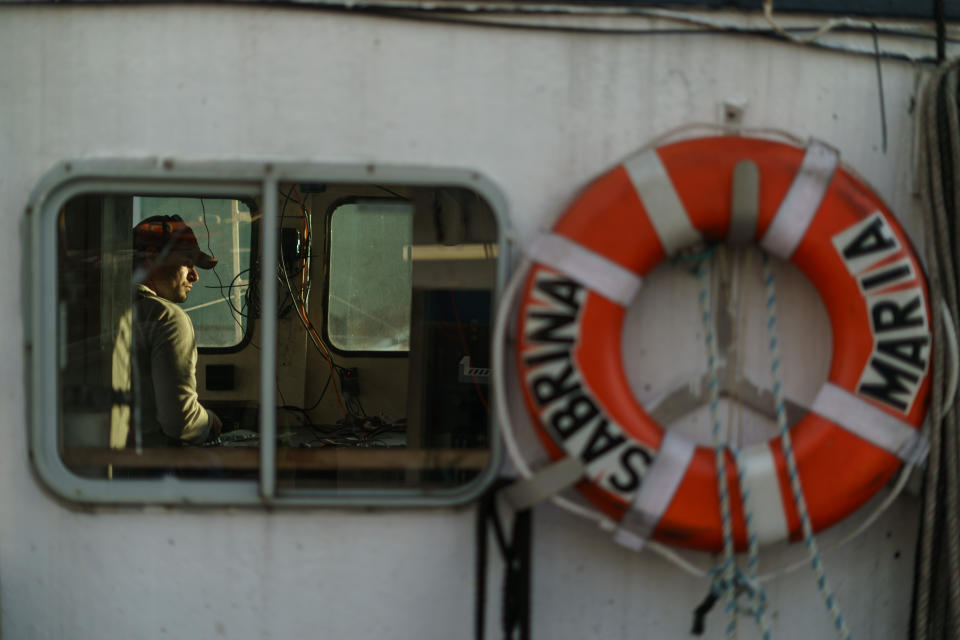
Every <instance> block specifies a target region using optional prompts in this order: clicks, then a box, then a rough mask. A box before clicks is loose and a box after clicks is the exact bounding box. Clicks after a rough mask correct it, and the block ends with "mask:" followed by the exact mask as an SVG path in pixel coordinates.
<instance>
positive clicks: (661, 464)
mask: <svg viewBox="0 0 960 640" xmlns="http://www.w3.org/2000/svg"><path fill="white" fill-rule="evenodd" d="M695 450H696V448H695V447H694V446H693V444H692V443H691V442H689V441H687V440H686V439H685V438H683V437H682V436H679V435H676V434H675V433H673V432H672V431H667V432H666V433H665V434H664V436H663V441H662V442H661V443H660V450H659V451H657V455H656V457H655V458H654V459H653V464H651V465H650V468H649V469H648V470H647V474H646V475H645V476H644V477H643V483H642V484H641V485H640V489H639V490H638V491H637V493H636V495H635V496H634V497H633V502H632V503H631V505H630V508H629V509H628V510H627V513H626V514H625V515H624V516H623V519H622V520H621V521H620V526H619V527H618V528H617V531H616V533H615V534H614V536H613V539H614V540H615V541H616V542H617V543H619V544H622V545H623V546H625V547H628V548H630V549H634V550H636V551H639V550H640V549H642V548H643V545H644V544H646V541H647V540H648V539H649V538H650V536H652V535H653V530H654V529H656V528H657V523H658V522H660V518H661V517H662V516H663V514H664V512H665V511H666V510H667V507H669V506H670V503H671V502H673V496H674V494H675V493H676V492H677V488H678V487H679V486H680V483H681V482H682V481H683V477H684V476H685V475H686V473H687V467H688V466H690V461H691V460H692V459H693V453H694V451H695Z"/></svg>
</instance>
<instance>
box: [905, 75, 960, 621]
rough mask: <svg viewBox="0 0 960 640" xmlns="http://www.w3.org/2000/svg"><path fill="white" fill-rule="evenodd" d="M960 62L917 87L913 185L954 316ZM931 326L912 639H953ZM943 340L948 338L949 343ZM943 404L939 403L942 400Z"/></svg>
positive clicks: (951, 403) (954, 607)
mask: <svg viewBox="0 0 960 640" xmlns="http://www.w3.org/2000/svg"><path fill="white" fill-rule="evenodd" d="M958 67H960V59H958V60H954V61H952V62H950V63H948V64H946V65H943V66H942V67H941V68H940V69H939V70H938V71H937V73H935V74H934V75H933V76H932V77H931V78H930V80H929V81H928V82H927V84H926V86H925V87H924V91H923V96H922V102H921V111H920V123H919V128H920V164H919V167H918V179H919V181H920V187H921V188H920V191H921V195H922V199H923V207H922V210H923V215H924V225H923V227H924V231H925V235H924V240H925V244H926V257H927V267H928V272H929V273H928V282H929V285H930V298H931V302H930V306H931V308H932V309H940V308H941V307H944V306H945V307H946V309H947V312H948V313H947V315H950V316H952V317H957V312H958V297H960V291H958V287H957V278H956V269H957V265H958V256H960V239H958V238H957V222H956V214H957V212H958V210H960V181H957V180H956V179H955V177H954V176H955V174H956V171H957V170H958V168H960V115H958V104H957V88H958V77H957V76H958V73H957V69H958ZM937 318H938V320H937V321H936V322H934V323H933V325H934V329H935V333H934V341H933V357H932V366H933V383H932V385H931V387H932V400H931V405H932V408H931V420H930V426H929V433H928V434H927V436H928V439H929V441H930V457H929V460H928V464H927V470H926V474H925V475H924V489H923V509H922V512H921V522H920V535H919V537H918V540H917V554H916V556H917V561H916V568H915V580H914V594H913V612H912V614H913V615H912V625H911V637H912V638H913V639H914V640H926V639H927V638H937V639H939V638H942V637H957V635H958V633H960V505H958V492H960V491H958V487H957V482H958V477H960V451H958V437H957V429H958V428H960V414H958V412H957V410H956V403H955V398H953V397H952V396H951V395H950V390H949V389H946V390H945V389H944V385H945V384H947V385H949V382H947V381H946V378H947V376H945V371H944V363H945V355H944V345H943V342H944V340H942V339H941V338H942V337H943V336H944V335H946V334H947V332H949V331H950V330H951V329H950V328H949V327H948V326H947V320H946V317H945V316H943V315H940V314H938V315H937ZM948 340H949V339H948ZM945 396H946V397H947V398H950V400H947V401H946V402H944V397H945Z"/></svg>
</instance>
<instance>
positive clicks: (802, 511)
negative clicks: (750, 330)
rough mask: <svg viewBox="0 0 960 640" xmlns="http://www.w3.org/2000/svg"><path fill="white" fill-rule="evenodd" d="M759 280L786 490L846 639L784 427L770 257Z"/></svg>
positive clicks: (823, 592) (846, 631)
mask: <svg viewBox="0 0 960 640" xmlns="http://www.w3.org/2000/svg"><path fill="white" fill-rule="evenodd" d="M763 283H764V286H765V287H766V291H767V331H768V333H769V334H770V342H769V348H770V373H771V374H772V375H773V400H774V403H775V405H776V414H777V426H779V427H780V442H781V445H782V446H783V454H784V457H785V458H786V461H787V475H788V476H789V478H790V489H791V490H792V491H793V500H794V502H796V504H797V512H798V513H799V515H800V526H801V528H802V530H803V543H804V545H805V546H806V548H807V551H808V552H809V554H810V567H811V568H812V569H813V573H814V575H815V576H816V579H817V588H818V589H819V590H820V595H821V596H823V602H824V604H825V605H826V607H827V611H828V612H829V613H830V617H831V618H832V619H833V625H834V627H835V628H836V630H837V634H838V635H839V637H841V638H843V639H844V640H849V638H850V637H851V635H850V630H849V629H848V628H847V623H846V622H845V621H844V618H843V612H841V611H840V604H839V603H838V602H837V598H836V596H834V594H833V590H832V589H831V588H830V583H829V582H828V581H827V574H826V571H824V568H823V562H822V561H821V559H820V550H819V548H818V547H817V540H816V538H814V537H813V525H812V524H811V522H810V514H809V512H808V511H807V501H806V499H805V498H804V497H803V487H801V486H800V474H799V473H798V472H797V459H796V456H795V455H794V453H793V445H792V444H791V441H790V430H789V429H788V428H787V410H786V407H785V406H784V404H783V388H782V385H781V381H780V344H779V340H778V338H777V292H776V286H775V281H774V276H773V267H772V265H771V263H770V256H768V255H767V254H766V253H764V254H763Z"/></svg>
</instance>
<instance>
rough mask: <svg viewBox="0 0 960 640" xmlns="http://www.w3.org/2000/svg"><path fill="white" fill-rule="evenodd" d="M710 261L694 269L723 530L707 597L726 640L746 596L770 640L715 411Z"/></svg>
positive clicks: (743, 491)
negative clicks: (723, 616) (735, 515)
mask: <svg viewBox="0 0 960 640" xmlns="http://www.w3.org/2000/svg"><path fill="white" fill-rule="evenodd" d="M710 258H711V255H710V254H709V253H708V254H707V256H706V257H705V259H703V260H701V262H700V263H699V264H698V265H697V268H696V273H697V280H699V282H700V295H699V300H700V310H701V314H702V319H703V327H704V332H705V336H706V343H707V369H708V371H709V378H708V380H709V382H708V387H709V392H710V419H711V421H712V423H713V429H712V431H713V450H714V459H715V464H716V468H717V493H718V497H719V499H720V517H721V524H722V530H723V562H722V563H721V564H720V565H719V566H718V567H716V568H715V569H714V570H713V571H712V572H711V573H712V574H713V578H714V579H713V584H712V585H711V588H710V593H711V596H713V597H720V596H723V598H724V609H725V610H726V612H727V616H728V618H727V627H726V637H727V638H733V637H734V636H735V634H736V630H737V613H739V612H740V609H739V608H738V603H737V598H738V596H739V595H740V594H741V593H746V594H748V596H749V598H748V603H749V604H748V606H747V608H746V609H745V611H746V612H748V613H750V614H751V615H753V616H754V618H755V619H756V621H757V624H758V625H759V626H760V631H761V633H762V636H763V638H764V640H770V637H771V635H770V623H769V620H768V619H767V615H766V600H767V599H766V593H765V592H764V590H763V587H761V586H760V584H759V582H757V568H758V566H759V563H760V546H759V543H758V542H757V535H756V532H755V531H754V528H753V526H752V525H753V510H752V508H751V500H750V491H749V490H748V489H747V488H746V485H745V483H744V479H743V473H744V469H745V465H744V464H743V461H742V460H741V455H740V447H739V445H737V444H735V443H734V442H732V441H731V442H729V443H725V441H724V437H723V433H722V427H721V424H720V416H719V411H718V409H719V405H720V385H719V380H718V375H717V359H718V358H717V341H716V336H715V334H714V330H713V312H712V310H711V300H710V286H709V279H708V275H709V271H710V269H709V266H710ZM727 447H729V448H730V450H731V453H732V454H733V459H734V462H735V463H736V468H737V484H738V486H739V490H740V499H741V502H742V503H743V510H744V520H745V523H746V529H747V547H748V552H749V557H748V560H747V572H746V573H743V571H742V570H740V568H739V567H737V566H736V560H735V558H734V541H733V521H732V518H731V515H730V496H729V491H728V486H727V468H726V467H727V465H726V449H727ZM708 601H709V602H710V603H711V604H712V602H713V599H712V598H708ZM706 609H707V610H708V609H709V605H707V606H706ZM698 612H699V609H698ZM704 614H705V611H703V612H699V613H698V616H699V617H700V618H702V616H703V615H704Z"/></svg>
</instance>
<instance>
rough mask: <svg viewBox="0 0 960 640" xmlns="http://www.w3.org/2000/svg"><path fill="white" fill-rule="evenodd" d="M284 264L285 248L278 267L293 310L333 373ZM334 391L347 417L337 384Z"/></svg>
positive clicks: (281, 251) (330, 361)
mask: <svg viewBox="0 0 960 640" xmlns="http://www.w3.org/2000/svg"><path fill="white" fill-rule="evenodd" d="M283 262H284V260H283V248H282V246H281V250H280V264H279V265H277V269H278V270H279V271H280V275H281V276H282V278H281V282H282V283H283V284H285V285H286V287H287V291H288V292H289V293H290V296H291V297H292V298H293V308H294V309H295V310H296V312H297V317H298V318H300V322H301V324H302V325H303V328H304V329H306V331H307V335H308V336H309V337H310V341H311V342H312V343H313V346H314V347H316V349H317V351H319V352H320V355H321V356H323V358H324V359H325V360H326V361H327V363H328V364H329V365H330V369H331V371H333V369H334V368H335V367H336V364H335V363H334V362H333V357H332V356H331V355H330V352H329V351H328V350H327V348H326V346H324V344H323V340H321V339H320V336H319V335H318V334H317V330H316V328H314V326H313V323H312V322H310V318H309V317H308V316H307V313H306V309H303V308H302V305H301V303H300V301H299V300H298V299H296V298H295V297H294V293H293V286H292V285H291V284H290V276H289V274H288V273H287V270H286V268H285V267H284V264H283ZM333 390H334V393H336V396H337V404H338V405H339V406H340V409H341V410H342V411H343V413H344V415H347V413H348V412H347V408H346V406H344V403H343V397H342V396H341V394H340V389H339V388H338V387H337V384H336V382H334V383H333Z"/></svg>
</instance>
